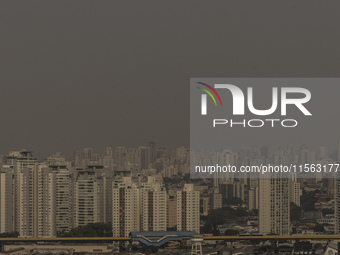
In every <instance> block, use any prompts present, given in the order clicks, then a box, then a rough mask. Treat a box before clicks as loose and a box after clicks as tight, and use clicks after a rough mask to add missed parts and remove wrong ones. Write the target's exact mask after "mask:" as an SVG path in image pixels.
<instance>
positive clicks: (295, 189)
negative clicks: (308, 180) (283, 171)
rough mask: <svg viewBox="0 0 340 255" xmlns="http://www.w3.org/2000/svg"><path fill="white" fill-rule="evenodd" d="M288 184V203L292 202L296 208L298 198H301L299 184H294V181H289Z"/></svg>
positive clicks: (298, 201)
mask: <svg viewBox="0 0 340 255" xmlns="http://www.w3.org/2000/svg"><path fill="white" fill-rule="evenodd" d="M289 184H290V187H289V191H290V202H293V203H294V204H296V205H297V206H300V205H301V202H300V197H301V196H302V189H301V184H300V183H298V182H296V181H295V180H291V181H290V182H289Z"/></svg>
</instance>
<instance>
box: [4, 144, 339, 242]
mask: <svg viewBox="0 0 340 255" xmlns="http://www.w3.org/2000/svg"><path fill="white" fill-rule="evenodd" d="M218 153H220V155H219V157H220V158H223V159H224V161H225V162H221V163H224V164H226V163H227V162H228V163H229V164H233V165H239V164H250V165H251V164H255V162H257V163H258V162H275V163H284V164H286V163H291V162H294V163H298V164H300V163H303V162H309V163H318V162H322V163H330V162H338V158H337V157H338V154H337V152H335V153H333V154H332V153H328V152H327V150H326V148H325V147H319V148H318V149H315V150H313V149H310V148H307V147H306V146H301V147H293V146H289V147H283V148H278V149H276V150H273V151H272V152H271V151H270V150H269V149H268V147H265V146H262V147H261V146H250V147H245V148H241V149H240V150H239V151H238V152H234V151H231V150H223V151H221V152H218ZM189 161H190V153H189V148H186V147H179V148H177V149H175V150H173V151H168V150H166V149H163V148H157V147H156V145H155V143H154V142H150V143H149V145H148V146H140V147H138V148H127V147H124V146H118V147H116V148H114V149H112V148H111V147H107V148H106V149H105V153H104V154H103V155H101V154H96V153H94V151H93V150H92V149H90V148H86V149H81V150H76V151H75V153H74V157H73V159H71V160H70V159H68V158H67V157H65V156H64V155H63V154H62V153H55V154H53V155H51V156H49V157H47V158H46V159H45V160H41V161H39V160H38V159H37V158H36V157H34V155H33V152H31V151H29V150H20V151H10V152H8V154H7V155H5V156H2V157H1V173H0V195H1V206H0V211H1V214H0V215H1V216H0V232H1V233H13V232H18V235H19V236H20V237H55V236H63V235H66V234H67V233H69V232H70V231H71V230H72V229H74V228H77V227H80V226H87V225H88V224H91V223H104V224H110V226H112V235H113V236H117V237H126V236H129V234H130V232H134V231H170V230H172V231H193V232H196V233H202V234H214V235H260V234H262V235H266V234H277V235H291V234H316V233H327V234H333V233H338V232H339V224H338V220H337V219H339V217H338V215H337V213H338V210H335V209H336V208H337V207H338V204H339V203H338V199H337V198H338V197H337V195H336V194H338V192H337V189H339V186H338V185H337V181H336V180H337V179H336V178H323V177H320V178H306V179H297V178H296V176H294V174H292V175H291V178H271V179H264V178H257V179H254V178H248V177H247V176H246V174H244V175H243V176H237V177H235V176H233V175H230V176H228V178H217V177H218V176H215V178H212V179H190V166H189Z"/></svg>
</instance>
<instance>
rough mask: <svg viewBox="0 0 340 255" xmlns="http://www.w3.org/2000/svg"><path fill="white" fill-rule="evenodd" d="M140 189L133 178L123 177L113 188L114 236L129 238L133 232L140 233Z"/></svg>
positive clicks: (117, 180) (118, 179)
mask: <svg viewBox="0 0 340 255" xmlns="http://www.w3.org/2000/svg"><path fill="white" fill-rule="evenodd" d="M140 210H141V201H140V189H139V187H138V186H137V184H136V183H133V182H132V178H131V177H128V176H123V177H121V178H117V179H116V180H114V182H113V187H112V232H113V236H122V237H124V236H129V234H130V232H131V231H140Z"/></svg>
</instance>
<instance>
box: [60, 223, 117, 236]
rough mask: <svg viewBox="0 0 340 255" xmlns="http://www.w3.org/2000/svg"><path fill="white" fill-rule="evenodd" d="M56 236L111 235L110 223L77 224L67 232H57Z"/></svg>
mask: <svg viewBox="0 0 340 255" xmlns="http://www.w3.org/2000/svg"><path fill="white" fill-rule="evenodd" d="M57 235H58V237H112V236H113V234H112V225H111V224H110V223H108V224H107V223H90V224H88V225H85V226H78V227H76V228H73V229H71V230H70V231H68V232H64V231H63V232H58V234H57Z"/></svg>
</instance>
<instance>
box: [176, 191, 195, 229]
mask: <svg viewBox="0 0 340 255" xmlns="http://www.w3.org/2000/svg"><path fill="white" fill-rule="evenodd" d="M199 208H200V195H199V191H194V185H193V184H184V188H183V190H182V191H177V231H195V232H196V233H199V232H200V210H199Z"/></svg>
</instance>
